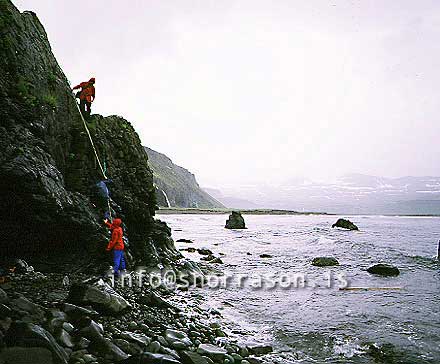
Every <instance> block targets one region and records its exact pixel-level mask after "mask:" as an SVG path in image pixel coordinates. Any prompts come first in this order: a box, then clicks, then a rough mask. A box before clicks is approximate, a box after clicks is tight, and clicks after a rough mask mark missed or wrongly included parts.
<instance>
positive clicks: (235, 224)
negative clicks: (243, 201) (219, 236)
mask: <svg viewBox="0 0 440 364" xmlns="http://www.w3.org/2000/svg"><path fill="white" fill-rule="evenodd" d="M225 228H226V229H246V225H245V223H244V219H243V216H241V214H240V213H239V212H237V211H232V214H230V215H229V219H227V220H226V226H225Z"/></svg>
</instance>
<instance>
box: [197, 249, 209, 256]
mask: <svg viewBox="0 0 440 364" xmlns="http://www.w3.org/2000/svg"><path fill="white" fill-rule="evenodd" d="M197 252H198V253H199V254H200V255H212V251H211V250H209V249H206V248H200V249H197Z"/></svg>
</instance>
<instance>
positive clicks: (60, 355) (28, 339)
mask: <svg viewBox="0 0 440 364" xmlns="http://www.w3.org/2000/svg"><path fill="white" fill-rule="evenodd" d="M4 342H5V344H6V345H7V346H8V347H20V348H42V349H46V350H48V351H49V352H50V353H51V357H52V359H51V360H52V362H53V363H54V364H66V363H67V359H68V358H67V354H66V352H65V351H64V350H63V348H62V347H61V346H60V345H58V343H57V342H56V341H55V339H54V337H53V336H52V335H51V334H50V333H49V332H48V331H46V330H44V329H43V328H42V327H40V326H37V325H34V324H26V323H24V322H19V321H17V322H13V323H12V324H11V326H10V328H9V330H8V331H7V333H6V335H5V338H4ZM18 352H19V353H23V351H21V350H19V349H15V353H18ZM39 353H40V354H41V353H44V350H40V351H39ZM28 358H29V356H28Z"/></svg>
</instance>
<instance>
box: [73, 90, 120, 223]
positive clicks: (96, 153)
mask: <svg viewBox="0 0 440 364" xmlns="http://www.w3.org/2000/svg"><path fill="white" fill-rule="evenodd" d="M75 105H76V108H77V109H78V112H79V115H80V116H81V120H82V122H83V124H84V129H86V132H87V135H88V136H89V140H90V144H91V145H92V148H93V152H94V153H95V157H96V161H97V162H98V165H99V169H100V170H101V173H102V175H103V176H104V179H107V176H106V175H105V171H104V168H103V167H102V164H101V160H100V159H99V156H98V152H97V151H96V148H95V143H93V139H92V135H91V134H90V131H89V128H88V126H87V123H86V121H85V120H84V116H83V114H82V112H81V109H80V108H79V105H78V103H77V102H76V98H75ZM107 206H108V213H109V217H110V221H111V220H112V209H111V207H110V199H109V198H107Z"/></svg>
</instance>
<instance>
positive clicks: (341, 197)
mask: <svg viewBox="0 0 440 364" xmlns="http://www.w3.org/2000/svg"><path fill="white" fill-rule="evenodd" d="M207 190H208V192H209V193H210V194H211V195H212V196H213V197H215V198H216V199H218V200H219V201H221V202H222V203H223V204H225V205H226V206H228V207H234V208H276V209H289V210H297V211H325V212H329V213H345V214H440V177H401V178H385V177H376V176H368V175H362V174H350V175H345V176H342V177H340V178H338V179H337V180H335V181H333V182H332V183H319V182H315V181H312V180H307V179H293V180H290V181H289V182H286V183H283V184H279V185H258V186H257V185H243V186H237V187H225V188H221V189H220V190H214V189H207Z"/></svg>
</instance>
